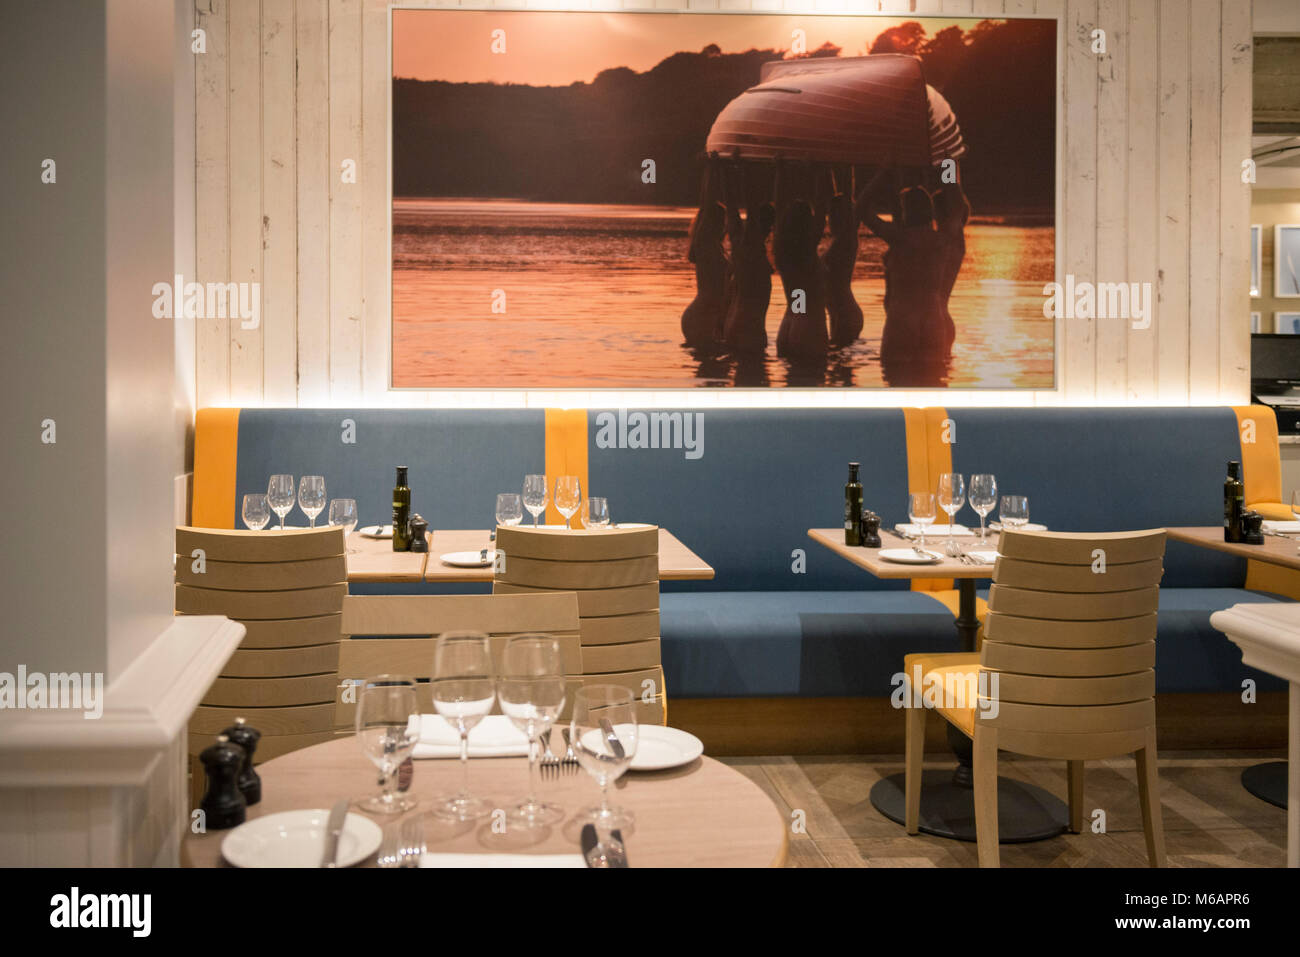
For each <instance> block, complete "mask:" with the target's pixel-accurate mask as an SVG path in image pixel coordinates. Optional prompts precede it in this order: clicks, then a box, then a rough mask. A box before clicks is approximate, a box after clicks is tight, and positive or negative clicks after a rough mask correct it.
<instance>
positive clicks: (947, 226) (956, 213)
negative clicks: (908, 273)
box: [933, 183, 970, 322]
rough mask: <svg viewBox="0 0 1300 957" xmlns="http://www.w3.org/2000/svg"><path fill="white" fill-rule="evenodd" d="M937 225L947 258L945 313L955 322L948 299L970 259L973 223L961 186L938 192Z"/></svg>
mask: <svg viewBox="0 0 1300 957" xmlns="http://www.w3.org/2000/svg"><path fill="white" fill-rule="evenodd" d="M933 196H934V221H935V225H936V226H937V227H938V229H939V237H940V239H941V240H942V251H943V252H942V255H943V286H942V288H943V311H944V315H946V316H947V317H948V320H949V321H950V322H951V321H952V313H951V312H950V311H949V309H948V299H949V297H950V296H952V287H953V286H954V285H955V284H956V282H957V274H958V273H959V272H961V264H962V261H963V260H964V259H965V258H966V222H967V220H969V219H970V203H968V202H967V201H966V194H965V192H963V191H962V188H961V186H960V184H958V183H947V184H944V185H942V186H940V187H939V188H938V189H937V190H935V192H934V194H933Z"/></svg>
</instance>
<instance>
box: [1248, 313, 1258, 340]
mask: <svg viewBox="0 0 1300 957" xmlns="http://www.w3.org/2000/svg"><path fill="white" fill-rule="evenodd" d="M1259 324H1260V318H1259V313H1258V312H1252V313H1251V314H1250V334H1251V335H1252V336H1257V335H1259V333H1260V328H1259Z"/></svg>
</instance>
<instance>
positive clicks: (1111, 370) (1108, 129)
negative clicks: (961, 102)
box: [1092, 0, 1132, 396]
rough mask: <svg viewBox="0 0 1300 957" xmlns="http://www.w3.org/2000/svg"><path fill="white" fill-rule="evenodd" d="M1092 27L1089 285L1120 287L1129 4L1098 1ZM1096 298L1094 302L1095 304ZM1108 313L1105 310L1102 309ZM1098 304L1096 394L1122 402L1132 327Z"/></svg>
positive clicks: (1125, 275)
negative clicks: (1097, 33)
mask: <svg viewBox="0 0 1300 957" xmlns="http://www.w3.org/2000/svg"><path fill="white" fill-rule="evenodd" d="M1097 27H1098V28H1099V29H1101V30H1104V31H1106V52H1105V53H1104V54H1094V55H1095V56H1096V58H1097V268H1096V273H1095V275H1094V276H1093V277H1092V278H1093V280H1094V282H1096V283H1098V284H1100V283H1123V282H1129V281H1130V280H1131V279H1132V277H1130V276H1129V272H1128V245H1129V238H1128V230H1127V227H1128V216H1127V205H1128V203H1127V201H1128V60H1127V53H1128V0H1099V2H1098V4H1097ZM1100 298H1101V297H1099V299H1100ZM1106 309H1107V312H1109V304H1107V305H1106ZM1101 311H1102V302H1101V301H1098V303H1097V312H1098V318H1097V320H1096V324H1095V328H1096V342H1097V352H1096V366H1095V369H1096V391H1097V395H1099V396H1122V395H1124V394H1125V391H1126V389H1127V387H1128V376H1127V363H1128V330H1129V327H1130V325H1131V322H1130V321H1129V320H1128V319H1125V318H1123V317H1122V316H1121V317H1118V318H1113V317H1110V316H1109V315H1108V316H1107V318H1105V319H1103V318H1101V317H1100V313H1101Z"/></svg>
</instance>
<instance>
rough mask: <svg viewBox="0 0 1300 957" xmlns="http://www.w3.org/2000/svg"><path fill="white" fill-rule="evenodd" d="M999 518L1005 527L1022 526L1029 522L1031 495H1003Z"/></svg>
mask: <svg viewBox="0 0 1300 957" xmlns="http://www.w3.org/2000/svg"><path fill="white" fill-rule="evenodd" d="M998 518H999V519H1000V520H1001V521H1002V527H1003V528H1020V527H1022V526H1024V525H1027V524H1029V497H1028V496H1027V495H1003V496H1002V505H1001V507H999V509H998Z"/></svg>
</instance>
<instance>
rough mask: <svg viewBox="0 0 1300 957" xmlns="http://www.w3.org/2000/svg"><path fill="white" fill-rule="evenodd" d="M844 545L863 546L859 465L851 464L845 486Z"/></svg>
mask: <svg viewBox="0 0 1300 957" xmlns="http://www.w3.org/2000/svg"><path fill="white" fill-rule="evenodd" d="M844 544H845V545H861V544H862V483H861V482H859V481H858V463H857V462H850V463H849V481H848V483H847V484H845V486H844Z"/></svg>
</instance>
